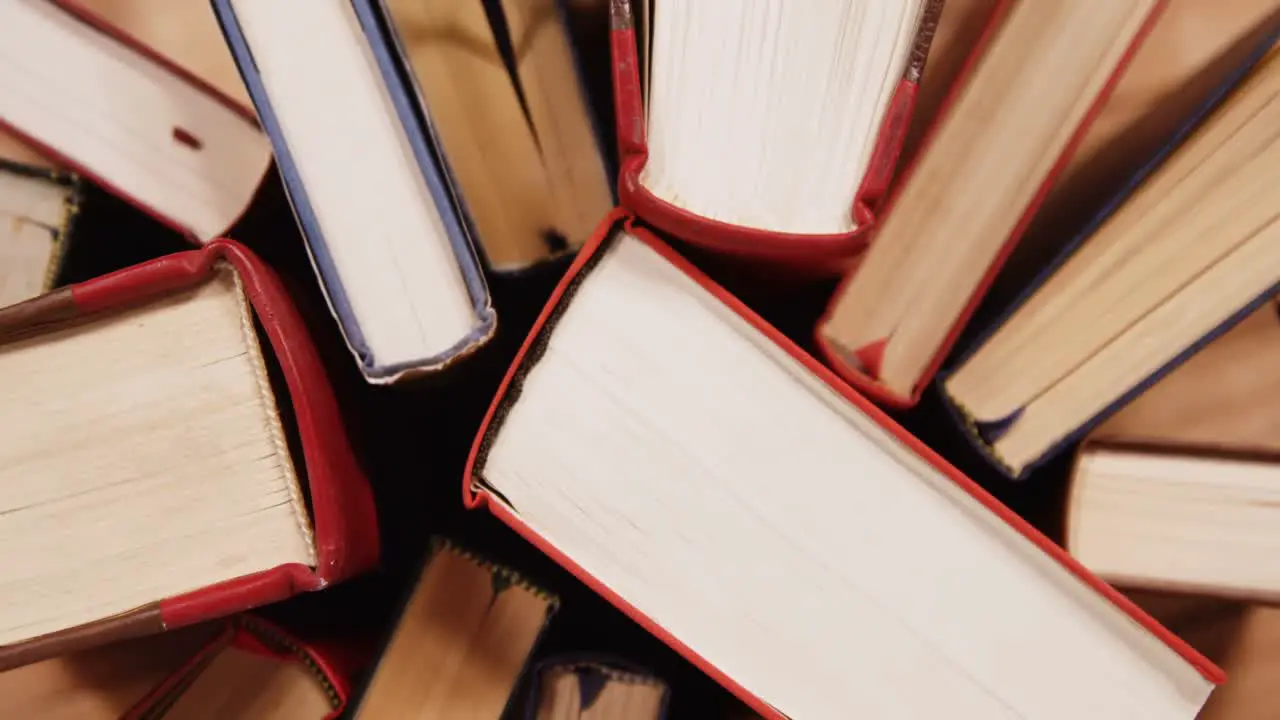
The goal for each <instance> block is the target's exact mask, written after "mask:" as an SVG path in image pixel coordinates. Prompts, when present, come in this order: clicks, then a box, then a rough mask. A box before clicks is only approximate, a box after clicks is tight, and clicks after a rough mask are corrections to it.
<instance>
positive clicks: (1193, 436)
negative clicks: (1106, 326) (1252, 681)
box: [1066, 301, 1280, 600]
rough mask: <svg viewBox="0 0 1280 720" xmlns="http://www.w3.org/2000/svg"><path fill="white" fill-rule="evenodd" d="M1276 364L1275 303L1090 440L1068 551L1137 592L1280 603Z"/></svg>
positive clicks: (1072, 493) (1279, 333)
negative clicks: (1273, 560)
mask: <svg viewBox="0 0 1280 720" xmlns="http://www.w3.org/2000/svg"><path fill="white" fill-rule="evenodd" d="M1277 360H1280V317H1277V314H1276V304H1275V302H1274V301H1270V302H1268V303H1267V304H1266V305H1265V306H1264V307H1263V308H1262V309H1260V310H1258V311H1256V312H1255V313H1254V314H1252V315H1250V316H1249V317H1248V318H1247V319H1246V320H1244V321H1243V322H1241V323H1240V324H1239V325H1238V326H1236V327H1235V328H1234V329H1232V330H1231V331H1230V332H1228V333H1226V334H1224V335H1222V336H1221V337H1219V338H1218V339H1216V340H1214V341H1213V342H1212V343H1210V344H1209V345H1208V346H1207V347H1206V348H1205V349H1204V350H1203V351H1201V352H1200V353H1199V354H1197V355H1196V356H1195V357H1193V358H1191V360H1189V361H1188V362H1187V363H1186V364H1185V365H1183V366H1182V367H1179V368H1178V369H1177V370H1174V371H1173V372H1172V373H1170V374H1169V375H1167V376H1166V377H1165V378H1164V379H1163V380H1161V381H1160V382H1158V383H1156V384H1155V385H1154V386H1152V387H1151V388H1150V389H1149V390H1147V391H1146V392H1145V393H1143V394H1142V395H1141V396H1139V397H1138V398H1137V399H1136V400H1135V401H1134V402H1133V403H1132V404H1130V405H1128V406H1126V407H1125V408H1124V409H1123V410H1121V411H1120V412H1118V413H1116V414H1115V415H1114V416H1112V417H1111V418H1110V419H1109V420H1108V421H1107V422H1105V423H1103V424H1102V425H1101V426H1099V427H1098V428H1097V429H1096V430H1094V431H1093V432H1092V433H1090V435H1089V437H1088V439H1087V440H1086V442H1085V443H1084V445H1083V446H1082V448H1081V449H1080V452H1079V454H1078V456H1077V458H1076V462H1075V465H1074V467H1073V469H1072V474H1071V483H1070V489H1069V491H1068V496H1067V518H1066V530H1067V532H1066V541H1067V548H1068V549H1069V550H1070V551H1071V552H1072V553H1073V554H1074V555H1075V556H1076V557H1077V558H1078V559H1079V560H1080V561H1081V562H1083V563H1084V564H1085V565H1086V566H1088V567H1090V568H1091V569H1093V570H1095V571H1096V572H1098V573H1099V574H1101V575H1102V576H1103V577H1106V578H1109V579H1111V580H1113V581H1114V582H1117V583H1122V584H1124V585H1126V586H1127V587H1134V588H1151V589H1163V590H1174V591H1182V592H1197V593H1205V594H1211V595H1218V596H1227V597H1243V598H1252V599H1260V600H1273V599H1275V598H1276V597H1280V576H1277V575H1276V573H1275V571H1274V570H1273V569H1272V565H1273V564H1272V563H1271V562H1270V558H1271V557H1272V555H1273V554H1274V552H1275V550H1276V548H1278V547H1280V533H1276V532H1275V531H1274V530H1273V529H1272V528H1274V527H1275V526H1276V524H1277V522H1280V512H1278V511H1277V510H1276V508H1275V507H1274V503H1275V502H1276V499H1277V498H1276V494H1275V490H1274V487H1275V484H1276V480H1277V478H1280V440H1278V439H1277V438H1278V437H1280V435H1277V434H1276V430H1277V428H1280V403H1277V402H1275V399H1276V397H1277V395H1276V393H1277V392H1280V373H1277V372H1276V370H1275V367H1276V366H1275V362H1276V361H1277Z"/></svg>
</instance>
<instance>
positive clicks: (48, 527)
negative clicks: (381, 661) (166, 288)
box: [0, 273, 315, 645]
mask: <svg viewBox="0 0 1280 720" xmlns="http://www.w3.org/2000/svg"><path fill="white" fill-rule="evenodd" d="M241 302H242V301H241V299H240V295H239V291H238V289H237V288H236V285H235V282H234V279H233V278H232V277H230V276H229V275H228V274H226V273H219V275H218V276H217V278H216V279H214V280H211V281H210V282H208V283H207V284H205V285H203V286H201V287H200V288H199V289H198V290H195V291H191V292H187V293H182V294H178V295H174V296H172V297H170V298H167V299H165V300H163V301H160V302H156V303H153V304H150V305H146V306H143V307H140V308H137V309H134V310H130V311H127V312H124V313H120V314H116V315H112V316H109V317H99V318H95V319H94V321H93V322H89V323H85V324H80V325H76V326H74V327H68V328H65V329H60V330H56V331H51V332H47V333H43V334H40V335H38V336H35V337H32V338H30V339H26V340H20V341H16V342H10V343H8V344H5V345H0V556H2V557H4V558H5V561H4V563H0V645H3V644H7V643H13V642H17V641H20V640H24V639H27V638H31V637H35V636H38V635H43V634H45V633H49V632H54V631H57V630H63V629H66V628H69V627H74V626H76V625H80V624H82V623H85V622H89V621H92V620H98V619H101V618H105V617H110V616H112V615H116V614H119V613H123V612H126V611H129V610H132V609H135V608H138V607H140V606H143V605H146V604H147V603H150V602H154V601H156V600H159V599H161V598H167V597H172V596H175V595H179V594H182V593H185V592H188V591H191V590H195V589H197V588H201V587H204V586H206V585H209V584H212V583H214V582H217V581H221V580H225V579H229V578H234V577H240V576H242V575H248V574H250V573H254V572H259V571H262V570H267V569H270V568H274V567H276V566H278V565H282V564H286V563H302V564H306V565H313V564H314V563H315V557H314V552H313V550H312V547H311V542H310V528H309V521H308V519H307V517H306V515H305V509H304V507H303V505H302V500H301V496H300V491H299V489H298V487H297V485H296V479H295V478H294V477H293V472H292V463H291V460H290V458H289V456H288V454H287V453H288V450H287V447H286V446H285V442H284V439H283V435H282V433H283V430H282V428H281V427H280V424H279V418H278V416H277V415H276V414H275V410H274V407H273V406H272V405H270V403H271V402H272V401H271V400H270V395H269V392H270V391H269V389H267V386H266V385H265V382H266V379H265V373H264V371H263V370H262V369H261V366H260V363H261V359H260V357H258V356H257V352H258V350H257V346H256V344H254V343H256V340H255V339H253V338H252V337H251V336H250V335H248V333H252V332H253V329H252V326H251V325H250V324H249V322H250V321H249V317H248V315H247V314H246V313H247V312H248V311H247V310H245V309H244V308H243V307H242V305H241Z"/></svg>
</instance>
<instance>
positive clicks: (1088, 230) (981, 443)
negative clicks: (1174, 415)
mask: <svg viewBox="0 0 1280 720" xmlns="http://www.w3.org/2000/svg"><path fill="white" fill-rule="evenodd" d="M1277 41H1280V28H1277V29H1275V30H1274V31H1272V32H1269V33H1268V34H1267V35H1266V36H1265V37H1264V38H1263V39H1262V40H1261V41H1260V42H1258V44H1257V45H1256V46H1255V47H1254V49H1253V51H1252V52H1251V53H1250V54H1249V56H1248V57H1247V58H1246V59H1245V60H1244V62H1242V63H1241V64H1240V67H1239V68H1237V69H1236V70H1235V71H1234V72H1232V73H1230V74H1229V75H1228V76H1227V77H1226V78H1225V79H1224V80H1223V81H1222V82H1221V83H1219V84H1218V86H1217V87H1216V88H1214V89H1213V91H1212V92H1211V93H1210V94H1209V95H1208V96H1207V97H1205V99H1204V102H1202V103H1201V104H1200V106H1199V107H1197V108H1196V109H1195V110H1194V111H1193V112H1192V113H1191V114H1190V115H1189V116H1188V117H1187V118H1186V120H1185V121H1184V122H1183V123H1182V125H1181V127H1179V129H1178V130H1177V131H1175V132H1174V134H1173V135H1172V136H1171V137H1170V138H1169V140H1168V142H1166V143H1165V144H1164V145H1163V146H1162V147H1160V148H1159V149H1158V150H1157V151H1156V152H1155V154H1154V155H1153V156H1152V157H1151V158H1150V159H1149V160H1148V161H1147V162H1146V164H1144V165H1143V166H1142V167H1140V168H1138V170H1137V171H1136V172H1134V174H1133V175H1132V176H1131V177H1130V178H1129V180H1128V182H1127V183H1126V184H1125V185H1124V187H1122V188H1121V189H1120V190H1119V191H1118V192H1116V193H1115V194H1114V195H1113V196H1112V197H1111V199H1110V200H1109V201H1108V202H1107V203H1106V204H1105V205H1103V207H1102V209H1101V210H1099V211H1098V212H1097V213H1096V214H1095V215H1094V216H1093V218H1092V219H1090V220H1089V222H1088V223H1087V224H1085V226H1084V227H1083V228H1082V229H1081V231H1080V232H1079V233H1077V234H1076V236H1075V237H1074V238H1072V240H1071V241H1070V242H1069V243H1067V244H1066V245H1065V246H1064V247H1063V248H1062V249H1061V251H1059V252H1058V254H1057V255H1056V256H1055V257H1054V258H1053V260H1051V261H1050V262H1049V264H1047V265H1046V266H1044V267H1043V268H1041V269H1040V271H1039V273H1038V274H1037V275H1036V276H1035V277H1034V278H1033V279H1032V280H1031V282H1030V283H1028V284H1027V286H1026V287H1025V288H1024V289H1023V290H1022V292H1020V293H1019V294H1018V295H1017V296H1016V297H1015V298H1014V299H1013V301H1012V302H1010V303H1009V304H1008V305H1007V306H1006V307H1005V309H1004V310H1002V311H1001V312H1000V314H999V315H998V316H997V317H996V318H995V319H994V320H992V321H991V322H990V323H988V324H987V326H986V327H985V328H984V329H983V330H982V331H981V332H980V333H979V334H978V336H977V337H976V338H975V339H974V340H973V341H972V342H971V343H970V344H969V346H968V347H967V348H965V349H964V350H963V351H962V352H960V353H958V354H957V355H958V356H957V358H956V359H955V360H953V361H952V363H951V364H950V366H949V367H947V368H945V369H944V370H943V371H942V372H941V373H940V374H939V376H938V377H937V378H936V384H937V385H938V388H939V393H938V394H939V396H941V398H942V402H943V404H944V405H945V406H946V407H947V408H948V410H949V412H950V414H951V416H952V418H953V420H954V421H955V423H956V424H957V425H958V426H959V427H961V428H962V429H963V431H964V435H965V437H966V438H967V439H968V441H969V442H970V443H971V445H972V446H973V447H974V448H975V449H976V450H977V451H978V452H979V453H980V454H981V455H982V456H983V457H984V458H985V459H986V460H987V461H988V462H989V463H991V464H992V465H994V466H995V467H997V468H998V469H999V470H1000V471H1001V472H1003V473H1004V474H1005V475H1006V476H1008V477H1010V478H1011V479H1013V480H1024V479H1026V478H1027V477H1028V476H1029V475H1030V474H1031V473H1032V472H1033V471H1034V470H1035V469H1036V468H1038V467H1040V466H1041V465H1043V464H1044V463H1046V462H1048V461H1049V460H1052V459H1053V458H1054V457H1056V456H1057V455H1058V453H1060V452H1062V451H1063V450H1064V449H1066V448H1067V447H1070V446H1071V445H1072V444H1074V443H1075V442H1076V441H1077V440H1079V439H1080V438H1082V437H1083V436H1084V435H1085V434H1087V433H1088V432H1089V430H1091V429H1093V428H1094V427H1096V426H1097V425H1099V424H1101V423H1102V421H1104V420H1106V419H1107V418H1108V417H1110V416H1111V415H1112V414H1114V413H1115V412H1116V411H1117V410H1119V409H1120V408H1121V407H1124V406H1125V405H1126V404H1128V402H1129V401H1130V400H1133V399H1134V398H1136V397H1137V396H1138V395H1140V394H1142V392H1143V391H1144V390H1145V389H1146V388H1148V387H1150V386H1151V385H1153V384H1155V383H1156V381H1158V380H1159V379H1160V378H1162V377H1164V376H1165V375H1167V374H1168V373H1169V372H1171V371H1172V370H1173V369H1174V368H1176V367H1177V366H1178V365H1180V364H1182V363H1183V362H1184V361H1185V360H1186V359H1187V358H1189V357H1190V356H1191V355H1194V354H1195V353H1196V352H1197V351H1198V350H1199V349H1200V348H1201V347H1203V346H1204V345H1206V344H1208V343H1209V342H1210V341H1212V340H1213V339H1214V338H1216V337H1218V336H1219V335H1221V334H1222V333H1224V332H1226V331H1227V330H1229V329H1230V328H1231V327H1233V326H1234V325H1235V324H1236V323H1237V322H1239V321H1240V320H1242V319H1244V317H1245V316H1247V315H1248V314H1249V313H1250V312H1252V311H1253V310H1254V309H1256V308H1257V307H1258V306H1259V305H1261V304H1262V303H1263V302H1265V301H1266V299H1267V298H1268V297H1271V296H1272V295H1275V294H1276V293H1280V284H1277V285H1276V286H1275V287H1273V288H1271V289H1270V290H1269V291H1267V292H1265V293H1263V294H1262V295H1261V296H1260V297H1258V298H1257V299H1255V300H1254V301H1253V302H1251V303H1249V304H1248V305H1246V306H1245V307H1244V308H1242V309H1241V310H1240V311H1239V312H1237V313H1236V314H1234V315H1232V316H1231V317H1230V318H1228V319H1227V320H1225V321H1224V322H1223V323H1222V324H1221V325H1219V326H1218V327H1217V328H1215V329H1214V330H1213V331H1211V332H1209V333H1208V334H1207V335H1205V336H1204V337H1202V338H1200V339H1199V340H1197V341H1196V342H1195V343H1194V344H1193V345H1191V346H1190V347H1189V348H1187V349H1186V350H1185V351H1183V352H1182V353H1181V354H1179V355H1178V357H1176V358H1174V359H1173V360H1171V361H1170V362H1169V363H1167V364H1165V365H1164V366H1163V367H1161V368H1159V369H1158V370H1156V371H1155V372H1154V373H1152V374H1151V375H1150V376H1148V377H1147V378H1145V379H1144V380H1143V381H1142V382H1141V383H1139V384H1138V385H1136V386H1135V387H1133V388H1132V389H1130V390H1129V392H1127V393H1125V394H1124V395H1122V396H1121V397H1118V398H1116V399H1115V400H1114V401H1112V402H1111V403H1110V404H1108V405H1107V407H1105V408H1103V409H1102V410H1100V411H1098V413H1097V414H1096V415H1095V416H1094V417H1092V418H1090V419H1089V420H1088V421H1086V422H1085V423H1083V424H1082V425H1081V426H1080V427H1078V428H1076V429H1075V430H1073V431H1072V432H1069V433H1067V434H1066V435H1065V436H1064V437H1063V438H1062V439H1061V440H1059V441H1058V443H1057V444H1055V445H1054V446H1053V447H1051V448H1049V449H1048V450H1046V451H1045V452H1044V453H1042V454H1041V455H1040V457H1038V458H1036V459H1035V460H1033V461H1031V462H1029V463H1027V465H1026V466H1025V467H1023V468H1022V469H1021V470H1020V471H1017V472H1015V471H1014V470H1013V469H1012V468H1010V467H1009V466H1008V464H1007V463H1005V462H1004V460H1003V459H1002V458H1001V457H1000V456H999V454H998V453H997V452H995V449H994V447H993V444H994V442H995V439H996V438H997V437H998V436H999V435H1000V434H1003V432H1004V431H1007V429H1008V428H1009V426H1011V425H1012V424H1013V422H1014V421H1016V420H1017V414H1019V413H1020V412H1021V411H1018V412H1017V413H1015V414H1014V415H1012V416H1010V417H1006V418H1001V419H1000V420H999V421H997V422H990V421H988V422H986V423H979V422H978V421H977V420H976V419H975V418H974V417H973V416H972V415H971V414H970V413H969V411H968V410H967V409H966V408H965V407H964V406H963V405H962V404H961V403H960V402H959V401H958V400H957V399H956V398H955V397H953V396H952V395H951V393H950V392H948V391H947V378H948V377H949V376H950V375H951V373H952V372H954V371H955V369H957V368H959V367H961V366H962V365H964V364H965V363H966V362H968V361H969V359H970V358H972V357H973V356H974V355H976V354H977V353H978V352H979V351H980V350H981V349H982V347H983V346H984V345H986V344H987V342H988V341H989V340H990V339H991V338H992V337H993V336H994V335H995V334H996V333H997V332H998V331H999V330H1000V328H1001V327H1002V326H1003V325H1004V324H1005V323H1006V322H1008V321H1009V320H1010V319H1011V318H1012V317H1013V316H1014V315H1015V314H1016V313H1017V312H1018V310H1019V309H1020V308H1022V306H1023V305H1025V304H1026V303H1027V302H1029V301H1030V300H1031V298H1032V296H1033V295H1035V293H1036V291H1037V290H1039V288H1040V287H1041V286H1042V285H1044V284H1045V283H1047V282H1049V279H1050V278H1052V277H1053V276H1054V274H1055V273H1057V272H1058V271H1059V270H1061V269H1062V267H1063V266H1064V265H1066V264H1067V262H1068V261H1069V260H1070V259H1071V258H1072V257H1073V256H1074V255H1075V254H1076V253H1077V252H1079V251H1080V249H1081V248H1082V247H1083V246H1084V245H1085V244H1086V243H1087V242H1088V241H1089V238H1091V237H1092V236H1093V234H1094V233H1095V232H1097V231H1098V229H1099V228H1101V227H1102V225H1103V224H1105V223H1106V221H1107V220H1108V219H1109V218H1110V217H1111V216H1112V215H1113V214H1115V213H1116V212H1117V211H1119V210H1120V208H1121V207H1122V206H1123V205H1124V203H1125V202H1127V201H1128V200H1129V198H1130V197H1131V196H1132V195H1133V193H1134V192H1136V191H1137V190H1138V188H1139V187H1141V186H1142V184H1143V183H1144V182H1145V181H1146V180H1147V178H1148V177H1150V176H1151V175H1152V174H1153V173H1155V172H1156V170H1157V169H1159V167H1160V166H1161V165H1162V164H1164V162H1165V161H1166V160H1168V159H1169V157H1170V156H1171V155H1173V154H1174V153H1175V152H1177V150H1178V148H1180V147H1181V146H1182V144H1183V143H1184V142H1186V140H1187V139H1188V138H1190V137H1191V135H1192V134H1194V133H1195V131H1196V130H1197V129H1198V128H1199V127H1200V126H1201V125H1202V124H1203V123H1204V122H1205V121H1206V120H1207V119H1208V118H1209V117H1210V116H1212V115H1213V113H1214V112H1215V111H1216V110H1217V109H1218V107H1219V106H1221V105H1222V103H1223V102H1225V101H1226V99H1227V98H1228V97H1230V96H1231V94H1232V93H1233V92H1234V91H1235V89H1236V88H1237V87H1239V85H1240V83H1242V82H1244V80H1245V79H1246V78H1247V77H1248V76H1249V73H1251V72H1252V71H1253V69H1254V68H1255V67H1257V65H1258V63H1259V62H1261V61H1262V59H1263V58H1264V57H1266V55H1267V53H1269V52H1271V49H1272V47H1274V46H1275V44H1276V42H1277Z"/></svg>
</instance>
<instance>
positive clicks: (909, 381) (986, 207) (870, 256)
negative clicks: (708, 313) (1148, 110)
mask: <svg viewBox="0 0 1280 720" xmlns="http://www.w3.org/2000/svg"><path fill="white" fill-rule="evenodd" d="M1163 5H1164V2H1163V0H1124V1H1123V2H1110V3H1106V4H1105V5H1101V6H1095V5H1091V4H1088V3H1080V2H1076V1H1075V0H1051V1H1047V2H1046V1H1044V0H1009V1H1008V2H1002V3H1001V5H1000V6H999V7H998V8H997V10H996V11H995V13H994V15H993V17H992V18H991V21H990V23H989V25H988V28H987V31H986V32H985V33H984V35H983V39H982V40H981V41H980V42H979V43H978V45H977V46H976V48H975V49H974V51H973V54H972V56H971V57H970V59H969V61H968V65H967V69H966V71H965V72H964V73H962V75H961V78H960V80H959V81H958V82H957V84H956V85H955V87H954V89H953V90H952V92H951V94H950V96H949V98H948V103H947V107H946V108H945V109H944V110H943V111H942V112H941V113H940V115H939V119H938V121H937V122H936V123H935V124H934V125H933V127H932V128H931V130H930V131H929V133H928V135H927V137H926V138H925V140H924V141H923V145H922V148H921V150H920V152H919V153H918V154H917V156H916V158H915V160H914V162H913V164H912V165H911V167H910V168H908V169H907V170H906V171H904V173H903V180H902V182H901V183H900V187H899V190H898V191H897V192H895V194H894V196H893V198H892V200H891V203H890V205H889V207H887V208H886V209H885V211H884V213H883V215H884V219H883V221H882V222H881V224H880V227H879V228H878V229H876V231H875V238H874V240H873V242H872V243H871V246H870V250H868V252H867V254H866V256H865V257H864V258H863V259H862V261H861V262H860V263H859V264H858V266H857V267H856V268H855V269H854V270H853V271H852V272H851V273H850V274H849V275H848V276H847V277H846V278H845V280H844V282H843V283H842V284H841V286H840V288H839V289H838V290H837V291H836V294H835V297H833V298H832V300H831V304H830V305H829V306H828V308H827V310H826V313H825V314H824V315H823V317H822V319H821V320H820V321H819V323H818V327H817V340H818V345H819V347H820V349H821V350H822V352H823V354H824V355H825V356H826V358H827V360H828V361H829V362H830V364H831V365H832V367H834V368H835V369H836V371H837V372H838V373H839V374H840V375H841V376H843V377H844V378H845V379H846V380H848V381H849V382H850V383H851V384H852V385H854V387H857V388H858V389H859V390H862V391H863V392H864V393H866V394H867V395H869V396H871V397H872V398H874V399H876V400H878V401H880V402H883V403H885V404H888V405H893V406H898V407H907V406H911V405H914V404H915V403H916V402H917V401H919V399H920V395H921V393H922V392H923V390H924V388H925V387H926V386H927V384H928V382H929V381H930V380H931V379H932V377H933V374H934V373H935V372H936V371H937V369H938V367H939V366H940V365H941V363H942V362H943V360H944V359H945V357H946V355H947V352H948V351H949V350H950V348H951V346H952V344H953V343H954V342H955V340H956V337H957V335H958V334H959V332H960V330H961V329H963V326H964V324H965V323H966V322H967V321H968V318H969V316H970V315H971V314H972V313H973V311H974V309H975V307H976V306H977V303H978V302H979V301H980V300H981V298H982V296H983V294H984V293H985V291H986V289H987V287H988V286H989V285H990V284H991V282H992V281H993V280H994V278H995V275H996V272H997V271H998V270H999V268H1000V265H1001V264H1002V263H1003V261H1004V259H1005V257H1006V256H1007V255H1008V254H1009V252H1010V251H1011V250H1012V249H1013V247H1014V245H1015V244H1016V243H1017V242H1018V240H1019V239H1020V237H1021V235H1022V233H1023V232H1024V231H1025V230H1026V226H1027V224H1028V223H1029V222H1030V220H1031V218H1032V216H1033V215H1034V213H1035V211H1036V209H1037V207H1038V206H1039V204H1040V202H1041V201H1042V200H1043V199H1044V196H1045V194H1046V193H1047V192H1048V190H1049V188H1050V187H1051V186H1052V184H1053V181H1054V179H1055V177H1056V176H1057V175H1058V174H1059V173H1060V172H1061V171H1062V169H1063V167H1064V165H1065V163H1066V162H1067V160H1068V159H1069V158H1070V157H1071V155H1072V153H1073V150H1074V148H1075V146H1076V145H1077V144H1078V143H1079V142H1080V140H1081V138H1082V137H1083V136H1084V133H1085V131H1086V130H1087V128H1088V127H1089V124H1090V122H1091V121H1092V120H1093V119H1094V117H1095V116H1096V115H1097V114H1098V112H1099V111H1100V109H1101V107H1102V104H1103V102H1104V101H1105V100H1106V98H1107V96H1108V94H1109V93H1110V91H1111V89H1112V88H1113V87H1114V86H1115V84H1116V82H1117V81H1118V79H1119V77H1120V74H1121V73H1122V71H1123V70H1124V68H1125V66H1126V64H1127V63H1128V61H1129V59H1130V58H1131V57H1132V55H1133V54H1134V52H1135V50H1136V48H1137V47H1138V45H1139V43H1140V42H1141V40H1142V39H1143V38H1144V37H1145V36H1146V34H1147V33H1148V32H1149V31H1150V29H1151V28H1152V26H1153V24H1154V23H1155V21H1156V18H1157V17H1158V16H1159V11H1160V10H1161V8H1162V7H1163Z"/></svg>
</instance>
